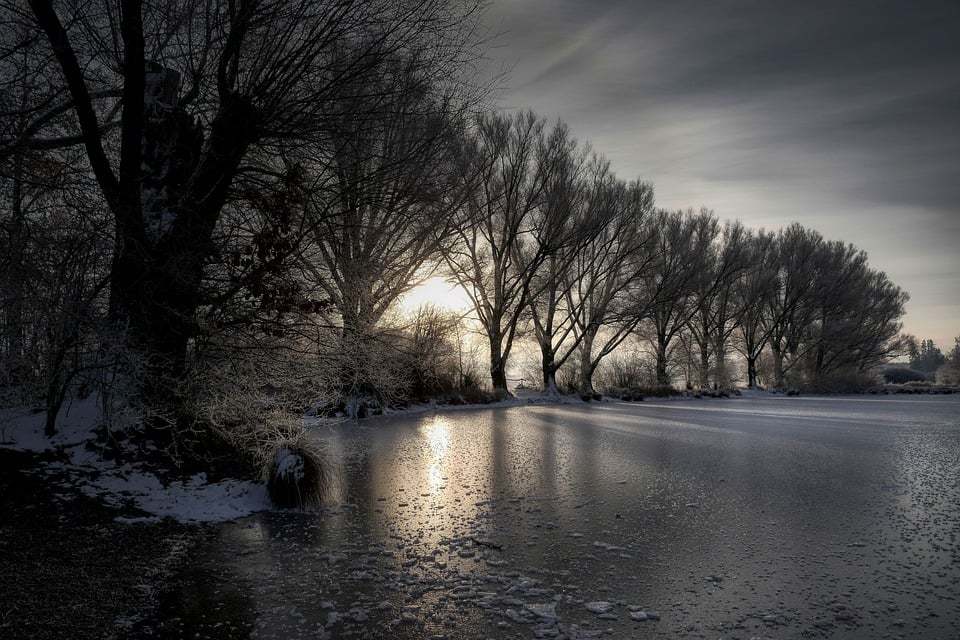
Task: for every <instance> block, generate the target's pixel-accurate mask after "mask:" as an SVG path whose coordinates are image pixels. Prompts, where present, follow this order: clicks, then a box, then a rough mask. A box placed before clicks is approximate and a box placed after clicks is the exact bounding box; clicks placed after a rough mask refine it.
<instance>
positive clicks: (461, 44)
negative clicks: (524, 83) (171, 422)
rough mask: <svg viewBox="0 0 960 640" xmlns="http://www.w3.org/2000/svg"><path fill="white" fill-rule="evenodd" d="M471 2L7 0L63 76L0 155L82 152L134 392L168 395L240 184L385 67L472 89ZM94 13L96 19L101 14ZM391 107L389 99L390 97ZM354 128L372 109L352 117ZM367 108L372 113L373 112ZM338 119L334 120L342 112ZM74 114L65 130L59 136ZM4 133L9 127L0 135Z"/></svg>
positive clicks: (311, 135) (334, 123)
mask: <svg viewBox="0 0 960 640" xmlns="http://www.w3.org/2000/svg"><path fill="white" fill-rule="evenodd" d="M480 6H481V3H479V2H477V3H470V2H468V3H464V4H457V5H451V4H450V3H447V2H443V1H441V0H417V1H414V2H403V3H394V2H387V1H383V2H379V1H374V2H360V1H351V0H346V1H344V2H336V3H328V2H313V1H308V0H291V1H289V2H267V1H261V0H239V1H236V2H233V1H231V2H226V1H224V2H208V3H200V2H191V1H184V2H173V1H171V2H166V3H143V2H142V1H141V0H130V1H125V2H123V3H115V4H113V3H107V4H104V5H102V6H98V7H92V6H91V7H86V8H85V9H84V10H82V11H81V10H72V9H71V8H70V7H69V6H60V5H55V4H54V3H53V2H52V1H51V0H32V1H31V2H30V3H29V12H28V11H25V10H24V8H23V7H21V6H20V5H19V4H18V3H5V4H4V6H3V10H4V12H5V16H4V17H5V20H6V21H7V22H8V23H17V24H19V25H21V26H22V29H23V31H24V32H25V33H27V34H30V37H32V38H34V39H39V41H41V42H43V43H44V44H45V46H46V49H45V51H46V52H49V53H48V54H43V55H38V56H37V57H36V61H37V63H36V64H37V65H39V63H40V61H42V60H45V59H48V58H49V57H52V58H54V59H55V60H56V63H57V67H58V70H59V73H58V74H57V75H56V76H54V75H53V74H52V73H51V74H49V79H50V81H51V84H52V85H53V86H54V87H55V89H53V90H51V91H50V92H48V93H47V94H44V95H41V96H38V97H37V100H35V101H34V102H33V103H32V104H31V105H29V107H28V108H26V109H24V112H25V113H27V115H28V117H27V119H26V120H27V122H26V125H25V126H22V127H20V128H19V130H18V131H14V132H12V133H11V134H10V135H7V134H6V133H5V137H4V139H3V140H2V141H0V154H2V155H4V156H6V155H10V154H13V153H14V152H16V151H17V150H19V149H26V148H30V149H37V148H54V147H63V146H67V145H80V146H82V148H83V149H84V151H85V155H86V160H87V162H88V163H89V167H90V171H91V173H92V175H93V176H94V178H95V181H96V184H97V186H98V189H99V191H100V194H101V195H102V198H103V201H104V202H105V204H106V208H107V210H108V211H109V212H110V214H111V216H112V219H113V225H114V231H115V245H114V254H113V264H112V268H111V270H110V312H111V316H112V318H113V321H114V323H115V324H116V326H118V327H121V328H123V330H124V331H125V332H126V336H127V342H128V344H129V345H130V346H131V347H133V348H134V349H135V350H137V351H139V352H140V353H142V354H143V356H144V357H145V358H146V359H147V361H148V363H149V375H148V378H149V380H150V382H149V383H147V384H145V385H143V388H142V391H143V392H144V393H145V394H147V395H152V396H153V397H152V401H153V402H159V403H172V404H173V405H177V404H179V403H178V401H177V399H176V393H175V391H174V390H173V386H174V385H167V384H164V383H163V380H165V379H168V380H177V379H179V378H181V377H182V376H183V374H184V372H185V371H186V368H187V365H188V347H189V345H190V343H191V341H192V340H194V339H195V337H196V336H197V333H198V326H197V310H198V307H199V306H200V305H201V304H202V302H203V291H202V285H203V279H204V270H205V267H206V265H207V263H208V261H209V260H210V259H211V258H213V257H214V256H215V255H216V253H217V247H216V246H215V244H214V231H215V229H216V227H217V225H218V222H219V221H220V218H221V214H222V212H223V211H224V208H225V206H226V205H227V203H228V202H229V201H230V200H231V198H232V197H233V196H234V192H235V187H236V184H237V178H238V176H240V175H250V174H255V173H261V174H271V173H273V172H275V171H276V168H277V158H278V156H281V155H283V153H282V152H284V150H290V149H297V148H300V147H302V146H303V145H304V144H314V143H322V142H324V141H326V140H329V138H330V136H331V135H332V134H335V133H339V132H340V127H341V126H342V124H343V123H342V121H340V120H339V119H338V118H336V117H331V113H332V107H333V106H334V105H338V104H340V101H341V100H342V99H343V97H344V95H351V94H353V95H361V94H362V91H361V88H362V87H364V86H366V85H367V83H368V81H369V80H370V79H371V74H373V76H374V77H376V74H377V73H378V71H379V70H380V69H381V68H382V66H383V65H384V64H385V63H387V62H388V61H391V60H395V59H397V58H403V59H406V60H414V61H415V63H416V66H417V68H418V69H420V70H422V71H423V76H424V77H431V78H433V79H435V80H436V81H438V82H439V81H442V82H445V83H465V84H467V83H469V81H470V78H469V77H468V75H466V74H469V73H470V65H471V63H472V62H474V61H475V60H476V58H477V55H478V54H477V50H476V48H475V47H476V45H477V43H478V41H479V35H480V34H479V26H478V24H479V22H478V17H479V16H478V12H479V10H480ZM95 9H96V10H95ZM386 101H389V97H387V98H386ZM356 107H357V109H356V111H355V114H356V116H357V117H358V118H362V117H363V116H364V114H365V113H366V112H367V111H369V109H370V108H371V107H370V103H369V102H368V101H364V102H362V103H358V104H357V105H356ZM374 108H375V107H374ZM342 111H343V109H342V107H341V108H340V112H341V113H342ZM60 116H69V118H70V123H69V125H68V126H56V127H55V126H53V125H54V123H56V122H58V118H59V117H60ZM5 131H6V129H5Z"/></svg>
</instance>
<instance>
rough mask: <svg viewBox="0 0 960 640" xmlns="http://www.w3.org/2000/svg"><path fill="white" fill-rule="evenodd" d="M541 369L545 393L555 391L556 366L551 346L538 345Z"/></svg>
mask: <svg viewBox="0 0 960 640" xmlns="http://www.w3.org/2000/svg"><path fill="white" fill-rule="evenodd" d="M540 356H541V360H540V362H541V369H542V371H543V390H544V391H545V392H546V393H557V366H556V364H555V363H554V356H555V354H554V350H553V348H552V347H551V346H549V345H546V344H542V343H541V345H540Z"/></svg>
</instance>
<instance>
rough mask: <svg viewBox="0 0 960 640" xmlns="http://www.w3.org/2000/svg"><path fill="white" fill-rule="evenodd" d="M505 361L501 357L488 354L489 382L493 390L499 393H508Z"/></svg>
mask: <svg viewBox="0 0 960 640" xmlns="http://www.w3.org/2000/svg"><path fill="white" fill-rule="evenodd" d="M506 365H507V363H506V361H505V360H504V359H503V358H500V357H499V356H498V357H494V356H493V355H491V356H490V382H491V383H492V384H493V390H494V392H495V393H497V394H498V395H499V394H509V391H507V366H506Z"/></svg>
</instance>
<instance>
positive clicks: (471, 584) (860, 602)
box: [144, 396, 960, 638]
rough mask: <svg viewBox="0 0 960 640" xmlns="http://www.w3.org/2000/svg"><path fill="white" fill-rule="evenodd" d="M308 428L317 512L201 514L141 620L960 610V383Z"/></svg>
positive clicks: (580, 632) (235, 632)
mask: <svg viewBox="0 0 960 640" xmlns="http://www.w3.org/2000/svg"><path fill="white" fill-rule="evenodd" d="M318 437H320V438H321V439H322V440H323V441H324V442H325V443H326V444H327V446H328V448H329V451H330V455H331V457H332V459H333V460H335V461H336V465H337V466H336V469H335V471H334V474H333V475H334V487H333V492H332V493H333V495H332V499H331V506H329V507H326V508H324V509H322V510H319V511H316V512H310V513H288V512H274V513H264V514H260V515H257V516H253V517H250V518H247V519H244V520H240V521H237V522H235V523H229V524H226V525H219V526H217V527H216V528H214V529H212V530H211V534H210V536H209V539H208V541H206V542H205V543H204V544H202V545H200V546H199V547H198V548H196V549H195V550H194V551H193V552H192V553H191V556H190V562H189V565H188V567H187V568H186V569H184V570H183V571H182V572H181V573H180V574H179V575H178V576H177V578H176V579H177V581H178V583H179V584H180V585H181V587H180V588H179V590H176V591H174V592H173V593H171V594H168V596H167V597H165V598H164V599H163V601H162V604H161V607H160V610H159V611H158V612H157V613H156V615H155V617H154V618H153V619H152V620H150V621H148V622H147V623H146V625H145V627H144V629H147V630H151V629H152V630H154V631H156V632H158V633H159V632H166V633H175V634H178V635H183V636H185V637H194V636H195V637H200V638H233V637H257V638H291V637H292V638H322V637H355V638H431V637H446V638H488V637H489V638H513V637H517V638H534V637H568V638H578V637H608V638H655V637H657V638H659V637H663V638H672V637H690V638H700V637H703V638H718V637H723V638H736V637H740V638H750V637H755V636H760V637H776V638H800V637H814V638H816V637H843V638H880V637H893V638H898V637H905V638H921V637H923V638H932V637H955V636H954V634H955V633H956V629H957V628H958V627H960V539H958V537H960V396H923V397H918V396H909V397H895V396H856V397H829V398H823V397H810V398H807V397H796V398H785V397H782V396H752V397H741V398H732V399H727V400H699V401H655V402H651V401H648V402H643V403H635V404H627V403H602V404H586V405H558V406H527V407H515V408H500V409H472V410H465V411H450V412H445V413H437V414H430V415H421V416H408V417H402V418H385V419H377V420H373V421H367V422H361V423H359V424H345V425H341V426H338V427H334V428H325V429H324V430H323V431H321V432H320V433H319V434H318ZM644 618H646V619H645V620H644Z"/></svg>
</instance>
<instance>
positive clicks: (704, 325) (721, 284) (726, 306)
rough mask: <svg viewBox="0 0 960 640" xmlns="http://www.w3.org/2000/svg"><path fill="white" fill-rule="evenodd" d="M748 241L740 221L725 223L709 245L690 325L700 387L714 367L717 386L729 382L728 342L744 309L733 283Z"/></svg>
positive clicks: (705, 385) (741, 267) (743, 266)
mask: <svg viewBox="0 0 960 640" xmlns="http://www.w3.org/2000/svg"><path fill="white" fill-rule="evenodd" d="M748 241H749V232H748V231H747V230H746V229H745V228H744V226H743V225H742V224H741V223H740V222H739V221H736V222H733V223H727V224H725V225H724V226H723V232H722V236H720V237H718V238H717V240H716V241H715V242H714V243H713V244H712V246H711V247H710V248H709V252H708V255H707V263H706V265H705V266H706V269H705V270H704V271H703V272H702V273H701V274H700V277H699V278H698V279H697V292H696V294H695V297H696V302H697V305H696V310H695V312H694V314H693V315H692V316H691V318H690V322H689V323H688V325H687V326H688V328H689V331H690V334H691V338H692V346H693V347H694V349H695V351H696V356H697V358H698V363H697V365H698V366H697V369H698V371H699V380H698V383H699V385H700V388H701V389H706V388H708V387H709V380H710V371H711V368H712V369H713V371H714V376H713V380H714V383H715V384H716V385H717V386H718V387H720V388H725V387H726V386H727V383H728V380H727V373H726V354H727V341H728V339H729V338H730V336H731V335H732V333H733V331H734V330H735V329H736V327H737V323H738V320H739V316H740V314H741V312H742V307H739V306H738V303H737V302H738V301H737V299H736V297H735V296H734V289H733V285H734V283H735V282H736V281H737V280H738V279H739V278H740V276H741V275H742V273H743V271H744V269H746V268H747V264H746V261H745V257H746V247H747V243H748ZM711 363H712V365H713V366H712V367H711Z"/></svg>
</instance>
